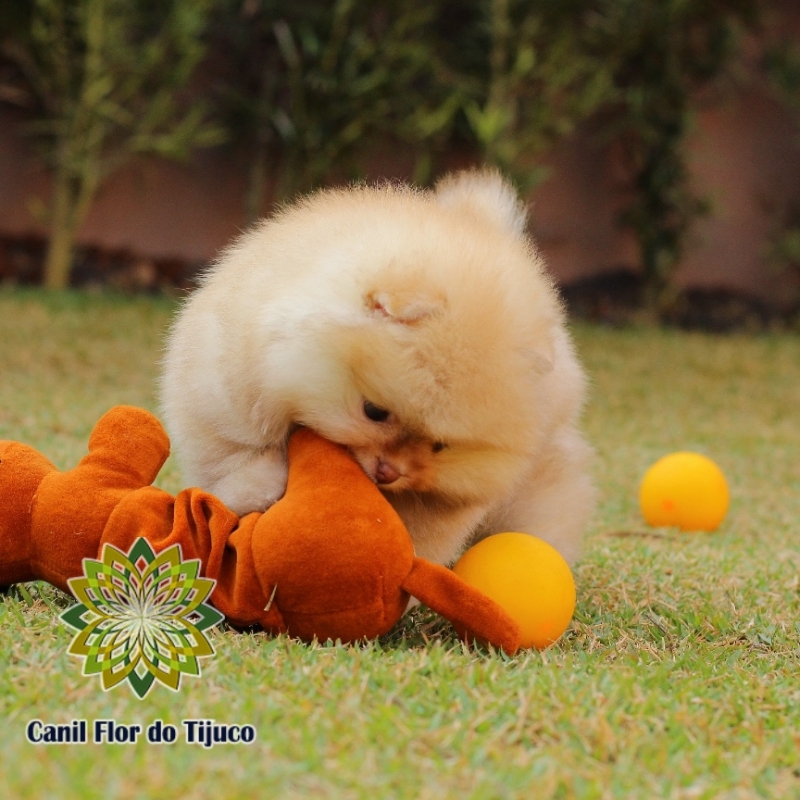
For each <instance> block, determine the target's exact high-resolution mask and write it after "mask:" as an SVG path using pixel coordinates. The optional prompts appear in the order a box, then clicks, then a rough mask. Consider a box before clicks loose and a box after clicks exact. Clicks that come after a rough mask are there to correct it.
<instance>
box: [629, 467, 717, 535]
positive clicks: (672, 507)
mask: <svg viewBox="0 0 800 800" xmlns="http://www.w3.org/2000/svg"><path fill="white" fill-rule="evenodd" d="M639 504H640V506H641V508H642V514H643V515H644V518H645V520H646V521H647V522H648V524H650V525H652V526H654V527H657V528H658V527H666V526H670V527H677V528H681V529H682V530H685V531H713V530H714V529H715V528H717V527H718V526H719V524H720V523H721V522H722V520H723V519H724V518H725V514H726V513H727V512H728V506H729V505H730V494H729V492H728V483H727V481H726V480H725V476H724V475H723V474H722V470H721V469H720V468H719V467H718V466H717V465H716V464H715V463H714V462H713V461H712V460H711V459H710V458H706V456H703V455H700V454H699V453H687V452H681V453H671V454H670V455H668V456H664V457H663V458H660V459H659V460H658V461H656V463H655V464H653V466H652V467H650V469H648V470H647V472H645V474H644V478H643V479H642V485H641V487H640V488H639Z"/></svg>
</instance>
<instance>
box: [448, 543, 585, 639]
mask: <svg viewBox="0 0 800 800" xmlns="http://www.w3.org/2000/svg"><path fill="white" fill-rule="evenodd" d="M453 570H454V572H455V573H456V575H458V576H459V577H460V578H461V579H462V580H464V581H466V582H467V583H469V584H470V585H472V586H474V587H475V588H476V589H479V590H480V591H481V592H483V593H484V594H485V595H487V596H488V597H491V598H492V600H494V601H495V602H496V603H498V605H500V606H501V607H502V608H503V609H504V610H505V611H506V613H507V614H508V615H509V616H510V617H511V618H512V619H513V620H514V621H515V622H516V623H517V624H518V625H519V626H520V628H521V629H522V642H521V645H522V647H537V648H539V649H540V650H541V649H543V648H545V647H549V646H550V645H551V644H553V642H555V641H556V639H558V638H559V637H560V636H561V634H562V633H564V631H565V630H566V629H567V626H568V625H569V623H570V620H571V619H572V614H573V612H574V611H575V581H574V580H573V578H572V573H571V572H570V569H569V566H568V565H567V562H566V561H564V559H563V558H562V557H561V554H560V553H559V552H558V551H557V550H556V549H555V548H554V547H552V546H550V545H549V544H547V542H544V541H542V540H541V539H537V538H536V537H535V536H529V535H528V534H527V533H496V534H495V535H494V536H489V537H488V538H487V539H484V540H483V541H480V542H478V544H476V545H474V546H473V547H470V549H469V550H467V552H466V553H464V555H463V556H461V558H460V559H459V561H458V562H457V563H456V565H455V566H454V567H453Z"/></svg>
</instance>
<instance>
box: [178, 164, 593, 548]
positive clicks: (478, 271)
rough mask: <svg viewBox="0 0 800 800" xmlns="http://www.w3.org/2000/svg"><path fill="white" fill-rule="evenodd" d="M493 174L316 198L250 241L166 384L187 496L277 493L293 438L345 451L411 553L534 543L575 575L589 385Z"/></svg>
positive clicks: (585, 480)
mask: <svg viewBox="0 0 800 800" xmlns="http://www.w3.org/2000/svg"><path fill="white" fill-rule="evenodd" d="M524 226H525V214H524V210H523V208H522V206H521V205H520V203H519V200H518V198H517V196H516V194H515V193H514V191H513V190H512V189H511V187H510V186H509V185H508V184H506V183H505V182H504V181H503V180H502V179H501V178H500V176H499V175H498V174H496V173H494V172H464V173H458V174H455V175H452V176H450V177H447V178H445V179H444V180H443V181H442V182H441V183H440V184H439V185H438V186H437V187H436V190H435V191H432V192H428V191H417V190H414V189H411V188H409V187H407V186H399V185H382V186H378V187H366V186H359V187H355V188H349V189H343V190H333V191H321V192H318V193H316V194H312V195H310V196H309V197H306V198H305V199H302V200H300V201H299V202H297V203H295V204H294V205H291V206H289V207H288V208H286V209H284V210H283V211H281V212H280V213H278V214H277V215H275V216H274V217H272V218H270V219H267V220H265V221H263V222H262V223H261V224H259V225H258V226H256V227H255V228H253V229H252V230H250V231H249V232H247V233H245V234H243V235H242V236H240V237H239V238H238V239H237V240H236V241H235V242H234V243H233V244H232V245H231V246H230V247H229V248H228V249H227V250H226V251H225V252H224V253H223V254H222V256H221V258H220V259H219V261H218V262H217V263H216V265H215V266H214V267H213V268H212V269H211V270H210V271H209V272H208V274H207V275H206V276H205V278H204V280H203V282H202V285H201V286H200V288H199V289H198V290H197V291H196V292H194V293H193V294H192V295H191V296H190V297H189V299H188V301H187V302H186V303H185V304H184V305H183V307H182V309H181V310H180V312H179V314H178V316H177V319H176V321H175V324H174V326H173V328H172V330H171V333H170V335H169V339H168V344H167V351H166V358H165V364H164V367H165V368H164V374H163V382H162V406H163V413H164V418H165V421H166V426H167V429H168V431H169V433H170V436H171V437H172V441H173V443H174V447H175V451H176V453H177V456H178V460H179V462H180V464H181V465H182V468H183V470H184V478H185V480H186V482H187V483H189V484H192V485H197V486H200V487H202V488H204V489H206V490H208V491H210V492H212V493H214V494H216V495H217V496H218V497H220V498H221V499H222V500H223V501H224V502H225V503H226V504H227V505H228V506H230V507H231V508H232V509H233V510H235V511H236V512H238V513H240V514H242V513H245V512H248V511H253V510H260V509H264V508H266V507H268V506H269V505H270V504H272V503H274V502H275V501H276V500H277V499H278V498H280V497H281V495H282V494H283V491H284V488H285V483H286V459H285V446H286V441H287V438H288V436H289V434H290V433H291V431H292V430H293V428H294V427H295V426H297V425H306V426H308V427H310V428H312V429H314V430H316V431H318V432H319V433H320V434H322V435H323V436H326V437H327V438H329V439H331V440H333V441H335V442H340V443H342V444H344V445H346V446H347V447H348V448H349V449H350V450H351V451H352V453H353V454H354V455H355V457H356V458H357V459H358V461H359V463H360V464H361V466H362V467H363V468H364V471H365V472H366V473H367V475H369V476H370V478H372V479H373V480H374V481H375V482H376V483H377V484H378V486H379V487H380V488H381V490H382V491H383V492H384V494H385V495H386V497H387V498H388V499H389V501H390V502H391V503H392V505H393V506H394V507H395V509H396V510H397V511H398V513H399V514H400V516H401V518H402V519H403V521H404V522H405V524H406V525H407V527H408V530H409V532H410V534H411V536H412V538H413V540H414V545H415V548H416V551H417V553H418V555H420V556H423V557H425V558H428V559H431V560H433V561H436V562H439V563H443V564H446V563H450V562H452V561H453V560H454V559H455V558H456V557H457V556H458V555H459V553H460V552H461V551H462V550H463V549H464V548H465V547H466V546H467V545H468V544H470V543H471V542H472V541H474V540H475V539H476V538H478V537H480V536H483V535H487V534H491V533H496V532H498V531H504V530H516V531H524V532H528V533H531V534H534V535H536V536H539V537H541V538H543V539H545V540H547V541H549V542H550V543H551V544H553V545H554V546H555V547H556V548H558V550H559V551H560V552H561V553H562V554H563V555H564V556H565V557H566V558H567V560H568V561H570V562H571V561H573V560H574V559H575V557H576V556H577V554H578V551H579V546H580V541H581V536H582V531H583V528H584V526H585V524H586V522H587V520H588V518H589V515H590V513H591V510H592V505H593V490H592V485H591V481H590V479H589V476H588V473H587V460H588V455H589V448H588V447H587V445H586V444H585V442H584V441H583V439H582V438H581V435H580V433H579V431H578V428H577V423H578V418H579V414H580V410H581V405H582V401H583V394H584V378H583V374H582V372H581V368H580V366H579V364H578V361H577V359H576V356H575V353H574V351H573V348H572V345H571V342H570V339H569V336H568V334H567V332H566V329H565V326H564V315H563V312H562V308H561V305H560V302H559V300H558V297H557V295H556V292H555V290H554V288H553V285H552V283H551V281H550V279H549V278H548V277H547V276H546V274H545V272H544V269H543V265H542V261H541V259H540V257H539V256H538V254H537V253H536V250H535V249H534V247H533V245H532V244H531V242H530V241H529V239H528V238H527V237H526V236H525V233H524Z"/></svg>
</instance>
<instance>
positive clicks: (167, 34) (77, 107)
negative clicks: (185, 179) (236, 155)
mask: <svg viewBox="0 0 800 800" xmlns="http://www.w3.org/2000/svg"><path fill="white" fill-rule="evenodd" d="M210 1H211V0H163V2H156V0H33V1H32V2H31V3H29V4H27V5H28V9H27V10H28V19H29V25H28V27H27V28H26V29H24V30H23V29H22V28H21V26H19V25H17V27H16V29H15V30H16V36H14V37H11V36H8V37H6V38H4V40H3V51H4V53H5V55H6V56H7V57H8V58H10V59H12V60H13V61H14V62H15V63H16V64H17V65H18V67H19V68H20V70H21V71H22V73H23V74H24V76H25V79H26V88H27V89H28V90H29V92H30V94H31V95H32V98H33V101H34V109H35V110H34V112H33V118H34V121H33V122H32V123H31V125H30V127H29V130H30V132H31V133H33V134H35V135H36V136H37V138H38V140H39V142H40V144H41V145H42V152H43V154H44V157H45V160H46V163H47V164H48V166H49V167H50V169H51V171H52V174H53V193H52V197H51V199H50V203H49V206H47V207H46V208H43V209H42V212H43V216H44V217H45V218H46V221H47V224H48V226H49V230H50V233H49V243H48V250H47V255H46V258H45V265H44V282H45V285H46V286H48V287H49V288H53V289H60V288H63V287H64V286H66V285H67V283H68V280H69V272H70V269H71V265H72V250H73V244H74V241H75V234H76V232H77V230H78V227H79V226H80V224H81V223H82V222H83V220H84V218H85V216H86V213H87V211H88V209H89V206H90V204H91V202H92V200H93V199H94V197H95V194H96V192H97V190H98V188H99V186H100V185H101V183H102V182H103V180H104V179H105V178H106V177H107V176H108V175H109V174H110V173H111V172H113V171H114V170H115V169H116V168H118V167H119V166H120V165H121V164H122V163H124V162H125V160H126V159H127V158H128V157H130V156H131V155H132V154H134V153H157V154H159V155H162V156H168V157H186V156H187V155H188V154H189V153H190V152H191V150H192V148H194V147H196V146H198V145H201V144H211V143H214V142H215V141H219V138H220V137H219V134H218V133H217V132H215V131H214V130H213V129H212V128H210V127H209V126H208V125H206V123H205V122H204V114H205V112H204V110H203V108H202V107H201V106H200V105H199V104H197V103H194V104H191V105H188V106H187V105H185V104H182V103H181V102H180V101H179V98H178V93H179V92H180V90H181V89H182V88H183V87H185V86H186V84H187V82H188V81H189V79H190V77H191V75H192V73H193V70H194V68H195V66H196V65H197V64H198V63H199V61H200V60H201V58H202V57H203V54H204V50H205V48H204V44H203V41H202V34H203V30H204V27H205V23H206V18H207V14H208V9H209V5H210ZM17 19H18V17H17Z"/></svg>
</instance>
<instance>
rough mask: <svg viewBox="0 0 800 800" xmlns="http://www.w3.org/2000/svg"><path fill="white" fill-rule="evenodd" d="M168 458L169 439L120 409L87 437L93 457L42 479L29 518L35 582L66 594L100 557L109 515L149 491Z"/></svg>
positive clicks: (140, 413)
mask: <svg viewBox="0 0 800 800" xmlns="http://www.w3.org/2000/svg"><path fill="white" fill-rule="evenodd" d="M168 455H169V439H168V438H167V434H166V433H165V432H164V429H163V428H162V427H161V424H160V423H159V422H158V420H157V419H156V418H155V417H154V416H153V415H152V414H150V413H149V412H147V411H144V410H143V409H141V408H133V407H131V406H117V407H116V408H112V409H111V411H109V412H108V413H106V414H104V415H103V416H102V417H101V418H100V420H99V421H98V423H97V425H95V427H94V430H93V431H92V435H91V436H90V438H89V453H88V455H86V456H84V458H83V459H81V461H80V463H79V464H78V466H76V467H75V468H74V469H71V470H69V471H67V472H51V473H49V474H48V475H46V476H45V477H44V479H43V480H42V482H41V485H40V486H39V489H38V491H37V492H36V496H35V498H34V502H33V506H32V513H31V531H33V545H32V552H31V565H32V568H33V569H34V571H35V573H36V577H38V578H40V579H43V580H46V581H49V582H50V583H52V584H54V585H55V586H58V587H59V588H60V589H64V590H65V591H66V589H67V586H66V579H67V578H72V577H75V576H76V575H79V574H81V571H82V563H81V562H82V560H83V559H84V558H86V557H91V558H94V557H96V556H97V552H98V548H99V545H100V537H101V536H102V534H103V529H104V528H105V526H106V522H107V521H108V518H109V516H110V514H111V512H112V511H113V510H114V509H115V508H116V507H117V505H118V504H119V503H120V502H121V501H122V500H123V498H125V497H126V496H127V495H129V494H130V493H131V492H133V491H135V490H137V489H141V488H142V487H143V486H148V485H149V484H150V483H152V482H153V480H155V477H156V475H158V471H159V470H160V469H161V466H162V465H163V463H164V462H165V461H166V459H167V456H168Z"/></svg>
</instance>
